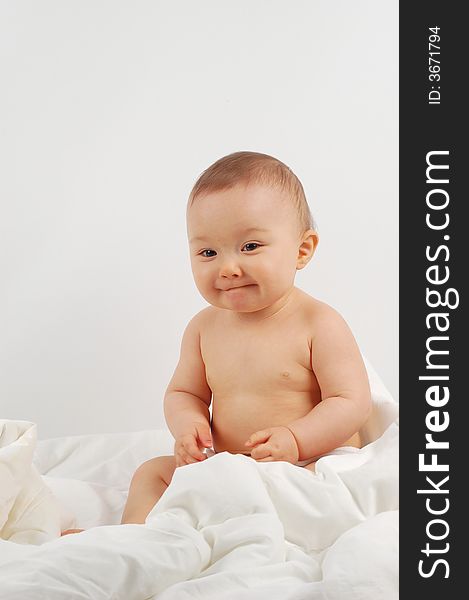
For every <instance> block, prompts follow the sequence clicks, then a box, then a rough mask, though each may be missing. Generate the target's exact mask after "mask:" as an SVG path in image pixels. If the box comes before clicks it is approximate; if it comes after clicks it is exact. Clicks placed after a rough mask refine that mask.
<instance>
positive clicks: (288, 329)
mask: <svg viewBox="0 0 469 600" xmlns="http://www.w3.org/2000/svg"><path fill="white" fill-rule="evenodd" d="M187 231H188V237H189V247H190V255H191V265H192V272H193V274H194V279H195V283H196V285H197V288H198V289H199V291H200V293H201V294H202V296H203V297H204V298H205V300H206V301H207V302H208V303H209V305H210V306H208V307H207V308H205V309H204V310H202V311H201V312H200V313H198V314H197V315H196V316H195V317H194V318H193V319H192V320H191V321H190V323H189V324H188V326H187V328H186V330H185V333H184V336H183V339H182V346H181V354H180V359H179V363H178V365H177V367H176V370H175V372H174V375H173V377H172V379H171V381H170V383H169V385H168V389H167V391H166V394H165V398H164V410H165V417H166V421H167V423H168V426H169V429H170V430H171V433H172V434H173V436H174V438H175V446H174V456H162V457H158V458H153V459H151V460H149V461H147V462H145V463H144V464H143V465H141V466H140V467H139V468H138V469H137V471H136V472H135V474H134V476H133V479H132V483H131V486H130V490H129V497H128V500H127V504H126V507H125V510H124V514H123V517H122V523H143V522H144V521H145V518H146V517H147V515H148V513H149V512H150V510H151V509H152V507H153V506H154V504H155V502H156V501H157V500H158V499H159V498H160V497H161V495H162V494H163V492H164V491H165V489H166V488H167V487H168V485H169V484H170V482H171V478H172V476H173V473H174V470H175V469H176V468H177V467H182V466H184V465H187V464H191V463H197V462H199V461H202V460H206V459H207V449H212V448H213V451H214V452H223V451H228V452H232V453H242V454H248V455H250V456H251V458H252V459H254V460H256V461H259V462H268V461H287V462H290V463H292V464H293V465H298V466H304V467H305V468H306V469H310V470H312V471H314V463H315V461H316V460H317V458H318V457H320V456H322V455H324V454H326V453H328V452H330V451H332V450H334V449H335V448H337V447H339V446H355V447H360V438H359V434H358V430H359V429H360V428H361V426H362V425H363V424H364V422H365V421H366V419H367V417H368V415H369V413H370V410H371V399H370V389H369V384H368V378H367V374H366V370H365V367H364V364H363V361H362V357H361V354H360V351H359V349H358V347H357V344H356V342H355V340H354V338H353V335H352V333H351V332H350V329H349V328H348V326H347V324H346V323H345V322H344V320H343V319H342V317H341V316H340V315H339V314H338V313H337V312H336V311H335V310H334V309H332V308H331V307H330V306H328V305H327V304H324V303H323V302H320V301H319V300H316V299H314V298H312V297H311V296H309V295H308V294H306V293H304V292H302V291H301V290H299V289H298V288H296V287H295V286H294V280H295V274H296V271H297V270H299V269H302V268H303V267H305V266H306V265H307V264H308V262H309V261H310V260H311V258H312V256H313V254H314V251H315V248H316V246H317V243H318V235H317V233H316V231H315V228H314V224H313V220H312V218H311V214H310V211H309V208H308V204H307V202H306V198H305V195H304V191H303V187H302V185H301V183H300V181H299V180H298V178H297V177H296V175H294V173H292V171H291V170H290V169H289V168H288V167H287V166H286V165H284V164H283V163H282V162H280V161H279V160H277V159H275V158H273V157H271V156H268V155H265V154H259V153H256V152H237V153H235V154H231V155H229V156H226V157H224V158H221V159H220V160H218V161H217V162H215V163H214V164H213V165H212V166H211V167H209V168H208V169H207V170H206V171H204V173H202V175H201V176H200V177H199V179H198V181H197V182H196V184H195V186H194V188H193V190H192V192H191V194H190V197H189V202H188V207H187ZM210 405H211V406H212V416H211V418H210V412H209V408H210Z"/></svg>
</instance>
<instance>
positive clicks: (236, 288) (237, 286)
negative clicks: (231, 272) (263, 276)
mask: <svg viewBox="0 0 469 600" xmlns="http://www.w3.org/2000/svg"><path fill="white" fill-rule="evenodd" d="M254 285H255V283H246V284H245V285H234V286H232V287H229V288H227V289H226V290H223V291H224V292H232V291H233V290H239V289H242V288H248V287H253V286H254Z"/></svg>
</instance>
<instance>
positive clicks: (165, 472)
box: [132, 456, 176, 484]
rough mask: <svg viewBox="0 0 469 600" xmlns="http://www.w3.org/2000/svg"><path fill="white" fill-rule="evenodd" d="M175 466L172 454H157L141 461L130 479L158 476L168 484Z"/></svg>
mask: <svg viewBox="0 0 469 600" xmlns="http://www.w3.org/2000/svg"><path fill="white" fill-rule="evenodd" d="M175 468H176V463H175V460H174V456H157V457H155V458H150V459H149V460H147V461H145V462H144V463H142V464H141V465H140V466H139V467H138V469H137V470H136V471H135V473H134V475H133V477H132V480H139V481H142V480H144V481H146V480H154V479H157V478H159V479H162V480H163V481H165V482H166V483H167V484H169V482H170V481H171V478H172V476H173V473H174V470H175Z"/></svg>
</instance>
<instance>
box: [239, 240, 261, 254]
mask: <svg viewBox="0 0 469 600" xmlns="http://www.w3.org/2000/svg"><path fill="white" fill-rule="evenodd" d="M259 247H260V244H256V242H248V243H247V244H244V246H243V247H242V250H246V252H252V251H253V250H257V249H258V248H259Z"/></svg>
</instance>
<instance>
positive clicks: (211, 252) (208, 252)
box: [199, 248, 217, 258]
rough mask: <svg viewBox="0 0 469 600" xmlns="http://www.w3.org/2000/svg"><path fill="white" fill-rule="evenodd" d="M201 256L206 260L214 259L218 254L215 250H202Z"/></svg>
mask: <svg viewBox="0 0 469 600" xmlns="http://www.w3.org/2000/svg"><path fill="white" fill-rule="evenodd" d="M199 255H200V256H203V257H204V258H213V257H214V256H216V255H217V253H216V252H215V250H210V248H209V249H208V250H202V252H199Z"/></svg>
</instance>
